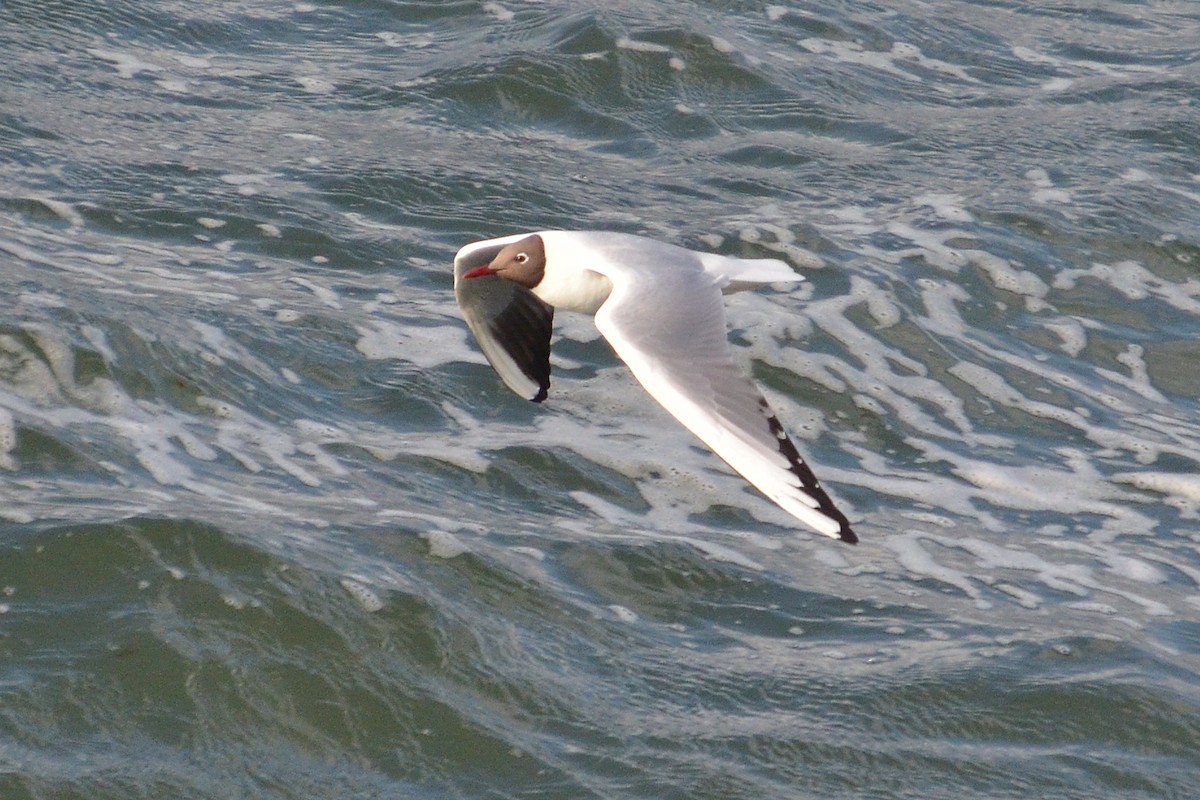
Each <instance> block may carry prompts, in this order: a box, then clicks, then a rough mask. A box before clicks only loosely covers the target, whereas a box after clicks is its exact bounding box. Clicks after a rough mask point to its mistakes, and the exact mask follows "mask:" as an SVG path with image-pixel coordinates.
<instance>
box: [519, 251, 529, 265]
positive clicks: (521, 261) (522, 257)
mask: <svg viewBox="0 0 1200 800" xmlns="http://www.w3.org/2000/svg"><path fill="white" fill-rule="evenodd" d="M528 260H529V256H528V255H527V254H526V253H517V263H518V264H524V263H525V262H526V261H528Z"/></svg>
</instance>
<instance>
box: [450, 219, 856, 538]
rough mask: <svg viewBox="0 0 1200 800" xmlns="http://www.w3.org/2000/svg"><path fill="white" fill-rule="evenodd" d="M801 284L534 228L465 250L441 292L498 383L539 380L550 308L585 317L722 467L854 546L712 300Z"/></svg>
mask: <svg viewBox="0 0 1200 800" xmlns="http://www.w3.org/2000/svg"><path fill="white" fill-rule="evenodd" d="M802 280H804V278H803V276H801V275H799V274H797V273H796V272H794V271H792V268H791V267H789V266H788V265H787V264H785V263H784V262H782V261H778V260H775V259H744V258H733V257H731V256H723V255H718V254H716V253H703V252H696V251H692V250H687V249H685V248H683V247H678V246H676V245H672V244H667V243H664V242H659V241H656V240H654V239H648V238H645V237H642V236H634V235H632V234H627V233H615V232H609V231H537V232H534V233H519V234H514V235H511V236H503V237H500V238H498V239H487V240H485V241H480V242H472V243H471V244H468V245H465V246H464V247H463V248H462V249H461V250H459V251H458V254H457V255H455V257H454V294H455V298H456V299H457V301H458V305H459V308H460V309H461V310H462V313H463V317H464V318H465V319H466V321H467V325H468V326H469V327H470V329H471V332H472V333H473V334H474V335H475V339H476V341H477V342H478V343H479V347H480V349H481V350H483V354H484V356H485V357H486V358H487V360H488V362H489V363H490V364H491V365H492V368H493V369H495V370H496V372H497V374H499V376H500V378H501V380H503V381H504V383H505V384H507V385H508V387H509V388H510V389H512V390H513V391H514V392H516V393H517V394H519V395H521V396H522V397H525V398H527V399H529V400H532V401H534V402H535V403H540V402H541V401H543V400H545V399H546V396H547V393H548V390H549V388H550V335H551V330H552V327H553V321H554V310H555V309H562V310H567V311H578V312H582V313H585V314H593V315H594V317H595V323H596V328H597V329H598V330H599V331H600V333H601V334H603V336H604V338H605V339H607V340H608V343H609V344H610V345H611V346H612V348H613V350H614V351H616V354H617V355H618V356H619V357H620V358H621V360H622V361H624V362H625V363H626V365H628V367H629V369H630V370H631V371H632V372H633V375H634V377H635V378H637V379H638V381H639V382H640V383H641V384H642V387H643V388H644V389H645V390H646V391H647V392H648V393H649V394H650V396H651V397H653V398H654V399H655V400H657V401H658V402H659V403H660V404H661V405H662V406H663V408H665V409H666V410H667V411H669V412H670V413H671V414H673V415H674V416H675V418H676V419H677V420H679V422H681V423H683V425H684V427H686V428H687V429H688V430H690V431H691V432H692V433H694V434H695V435H696V436H697V437H699V439H700V440H701V441H702V442H704V443H705V444H706V445H708V447H709V448H711V449H712V451H713V452H714V453H716V454H717V455H718V456H720V457H721V458H723V459H724V460H725V462H726V463H728V464H729V466H730V467H732V468H733V469H735V470H736V471H737V472H739V473H740V474H741V475H742V477H744V478H745V479H746V480H747V481H749V482H750V483H751V484H753V485H754V486H755V487H756V488H757V489H758V490H759V491H761V492H762V493H763V494H765V495H766V496H767V497H769V498H770V499H771V500H773V501H775V503H777V504H778V505H779V506H780V507H781V508H783V509H784V510H785V511H787V512H788V513H790V514H792V515H793V516H794V517H796V518H797V519H799V520H800V521H801V522H803V523H804V524H806V525H808V526H809V527H810V528H812V529H813V530H815V531H817V532H819V533H821V534H824V535H825V536H829V537H831V538H834V539H840V540H842V541H843V542H848V543H850V544H855V543H857V542H858V536H857V535H855V533H854V531H853V530H851V529H850V522H849V520H847V519H846V515H845V514H843V513H842V512H841V511H840V510H838V508H837V506H835V505H834V504H833V500H831V499H830V497H829V495H828V494H826V493H825V490H824V489H822V488H821V484H820V483H819V482H818V481H817V478H816V476H815V475H813V472H812V470H811V469H810V468H809V466H808V465H807V464H806V463H804V459H803V458H801V457H800V453H799V452H797V450H796V446H795V445H794V444H792V441H791V439H789V438H788V435H787V433H786V432H785V431H784V429H783V426H782V425H781V424H780V423H779V418H778V417H777V416H776V415H775V412H774V411H773V410H772V409H771V406H770V405H768V403H767V401H766V398H764V397H763V395H762V392H761V391H759V389H758V387H757V386H755V384H754V383H753V382H752V381H751V380H750V379H749V378H748V377H747V376H746V375H745V374H743V373H742V371H741V370H739V369H738V368H737V366H736V365H735V364H734V362H733V356H732V353H731V352H730V349H729V340H728V334H727V332H726V329H725V303H724V300H723V299H722V297H721V295H722V294H723V293H724V294H728V293H730V292H738V291H743V290H746V289H750V288H753V287H755V286H758V285H761V284H765V283H794V282H797V281H802Z"/></svg>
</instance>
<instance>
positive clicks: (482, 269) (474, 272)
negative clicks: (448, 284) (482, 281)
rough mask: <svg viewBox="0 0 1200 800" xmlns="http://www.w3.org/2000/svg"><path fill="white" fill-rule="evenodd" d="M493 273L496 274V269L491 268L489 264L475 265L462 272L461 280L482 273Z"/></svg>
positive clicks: (477, 276) (479, 275)
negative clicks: (473, 267)
mask: <svg viewBox="0 0 1200 800" xmlns="http://www.w3.org/2000/svg"><path fill="white" fill-rule="evenodd" d="M495 274H496V270H494V269H492V265H491V264H484V265H483V266H482V267H476V268H475V269H471V270H467V271H466V272H464V273H463V280H466V279H467V278H479V277H482V276H484V275H495Z"/></svg>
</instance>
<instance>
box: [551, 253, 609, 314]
mask: <svg viewBox="0 0 1200 800" xmlns="http://www.w3.org/2000/svg"><path fill="white" fill-rule="evenodd" d="M612 288H613V287H612V281H611V280H609V279H608V278H607V277H605V276H604V275H601V274H600V273H599V272H593V271H592V270H590V269H584V268H582V267H577V266H574V265H573V264H565V263H562V262H558V263H556V262H554V261H551V260H547V263H546V274H545V275H544V276H543V277H542V282H541V283H539V284H538V285H537V286H535V287H533V293H534V294H535V295H537V296H538V297H539V298H540V299H541V300H542V301H543V302H545V303H549V304H550V305H552V306H554V307H555V308H561V309H564V310H566V311H582V312H583V313H585V314H595V313H596V311H597V309H599V308H600V306H601V305H603V304H604V301H605V300H607V299H608V296H609V295H610V294H612Z"/></svg>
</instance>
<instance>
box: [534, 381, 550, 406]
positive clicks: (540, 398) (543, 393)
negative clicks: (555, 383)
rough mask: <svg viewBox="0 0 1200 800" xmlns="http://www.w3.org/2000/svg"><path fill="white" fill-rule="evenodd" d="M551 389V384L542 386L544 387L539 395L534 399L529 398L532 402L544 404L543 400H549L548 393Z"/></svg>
mask: <svg viewBox="0 0 1200 800" xmlns="http://www.w3.org/2000/svg"><path fill="white" fill-rule="evenodd" d="M549 388H550V386H549V384H547V385H546V386H542V387H540V388H538V393H537V394H535V395H534V396H533V397H531V398H529V399H530V400H532V401H533V402H535V403H540V402H542V401H543V400H545V399H546V398H547V397H548V396H549V395H550V393H549V392H548V391H547V390H548V389H549Z"/></svg>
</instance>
